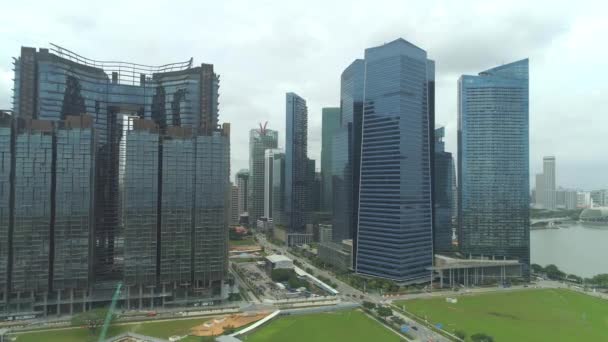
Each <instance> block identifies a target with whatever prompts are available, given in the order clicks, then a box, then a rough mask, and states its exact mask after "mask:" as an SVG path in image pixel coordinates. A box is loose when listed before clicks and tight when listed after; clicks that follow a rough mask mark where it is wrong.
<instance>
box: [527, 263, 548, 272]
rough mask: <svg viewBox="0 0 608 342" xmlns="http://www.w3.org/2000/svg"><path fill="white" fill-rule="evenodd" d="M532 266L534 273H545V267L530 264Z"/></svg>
mask: <svg viewBox="0 0 608 342" xmlns="http://www.w3.org/2000/svg"><path fill="white" fill-rule="evenodd" d="M530 268H532V273H537V274H539V273H543V272H544V271H545V270H544V269H543V267H542V266H541V265H539V264H532V265H530Z"/></svg>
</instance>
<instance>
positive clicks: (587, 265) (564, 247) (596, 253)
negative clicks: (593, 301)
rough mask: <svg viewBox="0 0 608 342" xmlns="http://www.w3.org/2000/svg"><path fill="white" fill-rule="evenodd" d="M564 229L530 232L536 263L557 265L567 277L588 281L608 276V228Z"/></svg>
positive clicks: (533, 261) (573, 227)
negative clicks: (603, 275) (606, 274)
mask: <svg viewBox="0 0 608 342" xmlns="http://www.w3.org/2000/svg"><path fill="white" fill-rule="evenodd" d="M562 226H563V227H566V228H560V229H541V230H532V231H530V244H531V248H530V253H531V259H532V263H533V264H539V265H542V266H547V265H548V264H555V265H556V266H557V267H558V268H559V269H560V270H562V271H564V272H566V273H571V274H575V275H578V276H580V277H585V278H590V277H593V276H594V275H596V274H599V273H608V226H603V227H589V226H583V225H581V224H580V223H574V224H568V225H562Z"/></svg>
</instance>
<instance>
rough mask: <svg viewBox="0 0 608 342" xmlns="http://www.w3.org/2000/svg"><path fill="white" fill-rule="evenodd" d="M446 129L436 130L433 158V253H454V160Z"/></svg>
mask: <svg viewBox="0 0 608 342" xmlns="http://www.w3.org/2000/svg"><path fill="white" fill-rule="evenodd" d="M444 137H445V128H443V127H440V128H437V129H435V154H434V157H433V163H434V169H433V195H434V201H433V216H434V222H433V251H434V252H435V253H442V252H450V251H452V235H453V232H452V217H453V211H454V208H455V207H454V203H453V198H452V197H453V196H452V188H453V184H452V181H453V179H454V176H453V174H452V172H453V165H454V159H453V158H452V154H451V153H450V152H446V151H445V143H444V141H443V138H444Z"/></svg>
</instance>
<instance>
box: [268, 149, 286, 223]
mask: <svg viewBox="0 0 608 342" xmlns="http://www.w3.org/2000/svg"><path fill="white" fill-rule="evenodd" d="M285 186H286V184H285V153H281V152H277V153H274V154H273V160H272V221H273V223H274V226H275V227H276V226H278V227H283V228H285V227H286V226H287V224H288V222H287V212H286V207H285V206H286V204H287V203H286V200H285V195H286V191H285Z"/></svg>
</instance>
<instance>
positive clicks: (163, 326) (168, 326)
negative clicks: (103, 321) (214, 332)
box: [16, 317, 213, 342]
mask: <svg viewBox="0 0 608 342" xmlns="http://www.w3.org/2000/svg"><path fill="white" fill-rule="evenodd" d="M210 319H211V318H209V317H207V318H195V319H184V320H173V321H164V322H139V323H132V324H124V325H114V326H111V327H110V329H109V330H108V337H111V336H116V335H120V334H122V333H124V332H127V331H131V332H134V333H138V334H142V335H147V336H153V337H159V338H164V339H168V338H169V337H170V336H174V335H180V336H184V335H186V334H188V331H189V330H190V328H192V327H193V326H195V325H198V324H202V323H204V322H206V321H208V320H210ZM16 336H17V342H39V341H45V342H72V341H74V342H83V341H84V342H87V341H97V338H98V335H95V336H93V335H92V334H91V333H90V332H89V330H87V329H82V328H73V329H63V330H53V331H44V332H31V333H24V334H19V335H16ZM181 341H188V342H194V341H197V342H201V341H205V342H206V341H213V339H211V338H206V339H204V338H202V337H195V336H189V337H188V338H186V339H183V340H181Z"/></svg>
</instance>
